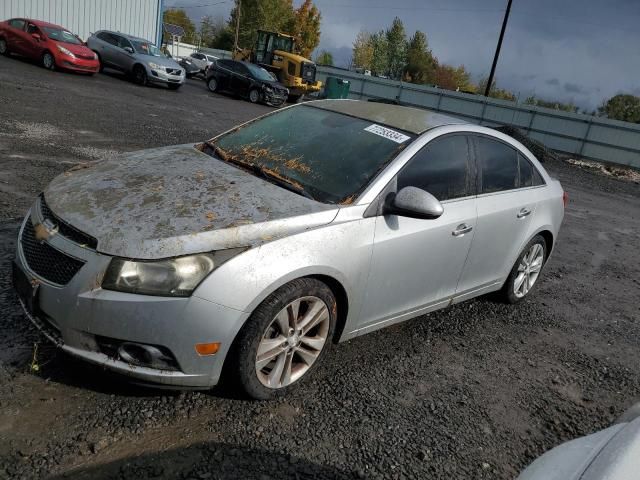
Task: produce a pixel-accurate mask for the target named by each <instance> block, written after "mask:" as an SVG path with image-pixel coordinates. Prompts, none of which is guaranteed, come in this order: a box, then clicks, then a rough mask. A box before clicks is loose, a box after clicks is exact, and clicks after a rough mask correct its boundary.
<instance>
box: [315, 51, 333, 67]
mask: <svg viewBox="0 0 640 480" xmlns="http://www.w3.org/2000/svg"><path fill="white" fill-rule="evenodd" d="M316 63H317V64H319V65H329V66H333V55H331V52H328V51H326V50H322V51H321V52H320V53H319V54H318V56H317V57H316Z"/></svg>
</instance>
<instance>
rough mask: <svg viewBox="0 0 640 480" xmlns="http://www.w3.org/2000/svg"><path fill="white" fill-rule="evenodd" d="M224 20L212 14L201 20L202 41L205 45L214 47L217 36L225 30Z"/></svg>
mask: <svg viewBox="0 0 640 480" xmlns="http://www.w3.org/2000/svg"><path fill="white" fill-rule="evenodd" d="M224 28H225V24H224V21H223V20H222V19H220V18H217V19H216V18H214V17H212V16H211V15H206V16H204V17H202V20H200V29H199V32H198V33H199V34H200V41H201V42H202V46H203V47H209V48H213V45H214V43H215V41H216V37H217V36H218V35H219V34H220V33H221V32H222V30H224Z"/></svg>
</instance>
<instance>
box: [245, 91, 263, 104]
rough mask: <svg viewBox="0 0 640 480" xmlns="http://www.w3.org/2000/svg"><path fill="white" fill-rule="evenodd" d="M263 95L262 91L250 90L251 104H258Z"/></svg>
mask: <svg viewBox="0 0 640 480" xmlns="http://www.w3.org/2000/svg"><path fill="white" fill-rule="evenodd" d="M261 97H262V95H260V91H259V90H258V89H257V88H252V89H251V90H249V97H248V98H249V101H250V102H251V103H258V102H259V101H260V99H261Z"/></svg>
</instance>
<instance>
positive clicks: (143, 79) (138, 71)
mask: <svg viewBox="0 0 640 480" xmlns="http://www.w3.org/2000/svg"><path fill="white" fill-rule="evenodd" d="M133 81H134V82H136V83H137V84H138V85H142V86H143V87H144V86H146V85H147V84H148V83H149V78H148V77H147V70H146V69H145V68H144V67H143V66H142V65H136V66H135V67H133Z"/></svg>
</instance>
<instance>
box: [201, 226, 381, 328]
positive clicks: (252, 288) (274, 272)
mask: <svg viewBox="0 0 640 480" xmlns="http://www.w3.org/2000/svg"><path fill="white" fill-rule="evenodd" d="M374 226H375V219H374V218H359V219H357V220H352V221H347V222H344V223H339V222H336V223H332V224H330V225H327V226H325V227H321V228H316V229H313V230H310V231H306V232H302V233H299V234H296V235H292V236H289V237H286V238H282V239H279V240H275V241H272V242H269V243H266V244H263V245H261V246H259V247H255V248H252V249H250V250H248V251H246V252H244V253H242V254H240V255H238V256H237V257H234V258H233V259H231V260H229V261H228V262H226V263H225V264H223V265H222V266H221V267H220V268H218V269H217V270H215V271H214V272H213V273H212V274H211V275H209V277H207V278H206V279H205V280H204V281H203V283H202V284H201V285H200V286H199V287H198V288H197V289H196V291H195V292H194V296H197V297H200V298H203V299H205V300H208V301H211V302H214V303H217V304H220V305H224V306H226V307H229V308H233V309H236V310H241V311H243V312H253V310H255V308H256V307H257V306H258V305H259V304H260V303H261V302H262V301H263V300H264V299H265V298H267V297H268V296H269V295H270V294H271V293H272V292H274V291H275V290H277V289H278V288H279V287H281V286H282V285H284V284H286V283H287V282H290V281H291V280H294V279H296V278H300V277H306V276H310V275H326V276H329V277H331V278H333V279H335V280H336V281H338V282H340V284H341V285H342V286H343V288H344V290H345V292H346V293H347V298H348V302H349V312H348V316H347V321H346V324H345V328H344V332H345V333H348V332H349V331H351V330H353V329H355V328H356V327H355V324H356V322H357V318H358V313H359V311H360V306H361V302H362V298H363V294H364V291H365V287H366V283H367V277H368V274H369V266H370V261H371V251H372V242H373V233H374Z"/></svg>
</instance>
